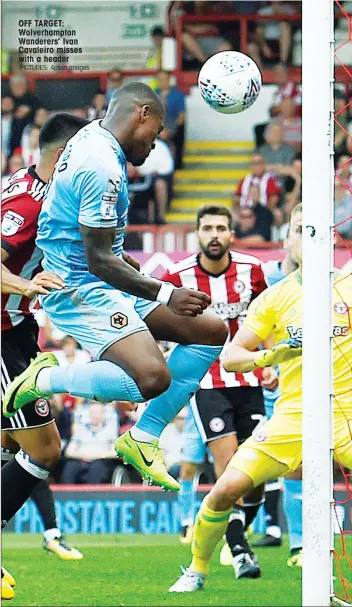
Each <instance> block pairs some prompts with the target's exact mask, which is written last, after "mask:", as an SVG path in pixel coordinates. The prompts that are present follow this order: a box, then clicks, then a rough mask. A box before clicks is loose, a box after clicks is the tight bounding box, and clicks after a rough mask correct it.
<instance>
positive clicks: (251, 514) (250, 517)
mask: <svg viewBox="0 0 352 607" xmlns="http://www.w3.org/2000/svg"><path fill="white" fill-rule="evenodd" d="M263 503H264V498H263V499H261V500H260V501H259V502H255V503H252V502H246V498H245V497H244V498H243V511H244V515H245V523H244V530H245V531H247V529H248V527H249V526H250V525H251V523H252V522H253V521H254V519H255V517H256V516H257V512H258V510H259V508H260V506H261V505H262V504H263Z"/></svg>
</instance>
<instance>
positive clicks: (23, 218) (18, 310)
mask: <svg viewBox="0 0 352 607" xmlns="http://www.w3.org/2000/svg"><path fill="white" fill-rule="evenodd" d="M45 186H46V184H45V183H44V181H42V180H41V179H39V177H38V175H37V174H36V172H35V170H34V167H29V168H28V169H20V170H19V171H17V172H16V173H14V175H12V177H11V179H10V182H9V184H8V186H7V188H6V189H5V190H4V191H3V193H2V206H1V222H2V226H1V248H2V249H5V251H7V253H8V254H9V257H8V258H7V260H6V261H5V262H4V265H5V266H6V267H7V268H8V269H9V270H10V272H12V273H13V274H16V275H17V276H21V277H22V278H26V279H27V280H31V278H33V276H35V275H36V274H37V273H38V272H40V271H41V260H42V257H43V254H42V252H41V250H40V249H38V247H37V246H36V244H35V239H36V236H37V225H38V215H39V213H40V209H41V206H42V200H43V195H44V192H45ZM34 305H35V299H33V300H30V299H28V297H24V296H22V295H4V294H2V295H1V330H2V331H4V330H6V329H11V327H14V326H16V325H18V324H19V323H20V322H21V321H22V320H23V319H24V317H25V316H29V315H30V314H31V310H32V309H33V307H34Z"/></svg>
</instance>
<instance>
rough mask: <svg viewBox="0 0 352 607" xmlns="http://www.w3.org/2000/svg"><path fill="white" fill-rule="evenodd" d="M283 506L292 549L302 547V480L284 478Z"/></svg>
mask: <svg viewBox="0 0 352 607" xmlns="http://www.w3.org/2000/svg"><path fill="white" fill-rule="evenodd" d="M283 507H284V512H285V516H286V521H287V528H288V541H289V546H290V550H294V549H300V548H302V545H303V539H302V481H301V480H292V479H288V478H285V479H284V491H283Z"/></svg>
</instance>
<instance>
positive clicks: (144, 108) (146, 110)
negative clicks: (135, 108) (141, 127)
mask: <svg viewBox="0 0 352 607" xmlns="http://www.w3.org/2000/svg"><path fill="white" fill-rule="evenodd" d="M149 114H150V111H149V105H142V108H141V122H145V121H146V119H147V118H148V116H149Z"/></svg>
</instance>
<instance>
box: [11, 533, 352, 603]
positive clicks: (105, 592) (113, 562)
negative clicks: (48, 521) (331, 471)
mask: <svg viewBox="0 0 352 607" xmlns="http://www.w3.org/2000/svg"><path fill="white" fill-rule="evenodd" d="M66 539H67V540H68V541H69V542H72V543H74V544H75V545H76V546H77V547H78V548H81V549H82V552H83V553H84V559H83V561H79V562H64V561H61V560H60V559H58V558H57V557H56V556H53V555H46V554H45V553H44V552H43V550H42V549H41V545H40V544H41V537H40V536H35V535H30V534H24V535H15V534H12V533H11V534H10V533H5V534H3V560H4V565H5V566H6V567H7V568H8V569H9V570H10V571H11V573H13V575H15V577H16V581H17V589H16V597H15V599H14V600H13V601H11V603H7V604H8V605H11V607H16V606H18V605H21V606H28V607H30V606H38V607H45V606H47V605H48V606H49V605H51V606H60V607H61V606H62V607H63V606H66V605H72V606H79V607H80V606H85V605H87V606H88V605H90V606H91V605H94V606H95V607H100V606H110V607H113V606H117V605H126V606H131V607H132V606H138V605H145V606H146V605H150V606H155V607H157V606H159V605H160V606H161V605H165V606H166V605H170V606H171V605H179V606H184V605H187V606H188V605H189V606H193V605H195V606H203V605H204V606H205V605H213V606H222V605H231V606H235V605H248V606H249V605H250V606H253V607H254V606H256V605H258V606H259V605H260V606H264V605H268V606H269V605H270V606H273V607H274V606H281V607H285V606H287V607H288V606H298V605H301V581H300V580H301V572H300V570H298V569H290V568H289V567H287V565H286V558H287V544H286V543H285V545H284V546H283V547H281V548H270V549H261V550H258V556H259V559H260V563H261V567H262V573H263V576H262V578H260V579H257V580H235V579H234V576H233V573H232V569H231V568H224V567H220V565H219V564H218V551H217V553H216V555H214V557H213V561H212V568H211V575H210V578H209V580H208V584H207V587H206V589H205V590H203V591H201V592H198V593H195V594H187V595H174V594H168V588H169V586H170V585H171V584H172V583H173V582H175V580H176V579H177V577H178V575H179V566H180V565H185V566H187V565H188V563H189V560H190V559H189V555H190V550H189V547H187V546H181V545H180V544H179V542H178V538H177V537H175V536H172V535H154V536H149V535H148V536H142V535H139V534H138V535H114V536H110V535H105V536H97V535H78V536H75V537H68V538H66ZM351 548H352V544H351Z"/></svg>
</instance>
